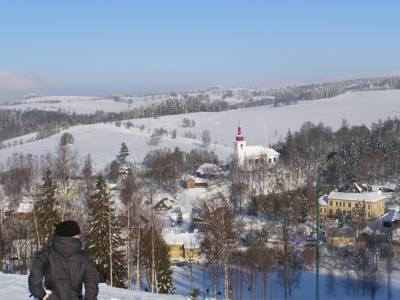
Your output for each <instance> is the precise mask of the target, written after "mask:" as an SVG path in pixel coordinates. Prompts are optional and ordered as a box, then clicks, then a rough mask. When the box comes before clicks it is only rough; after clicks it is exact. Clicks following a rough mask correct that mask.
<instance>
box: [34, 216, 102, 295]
mask: <svg viewBox="0 0 400 300" xmlns="http://www.w3.org/2000/svg"><path fill="white" fill-rule="evenodd" d="M80 233H81V231H80V228H79V225H78V224H77V223H76V222H75V221H65V222H62V223H60V224H58V225H57V226H56V229H55V234H54V238H53V241H52V244H51V246H49V247H46V248H44V249H42V250H40V251H39V252H38V253H37V254H36V255H35V257H34V258H33V260H32V264H31V267H30V273H29V278H28V283H29V291H30V292H31V294H32V295H33V296H34V297H36V298H38V299H41V300H66V299H68V300H82V299H84V300H97V295H98V292H99V288H98V285H99V277H98V273H97V270H96V267H95V266H94V264H93V262H92V260H91V259H90V257H89V255H88V254H87V253H86V252H85V251H83V250H82V249H81V248H82V243H81V240H80ZM43 279H44V284H43ZM82 285H84V286H85V296H83V295H82ZM45 289H46V290H48V291H50V292H51V293H46V290H45Z"/></svg>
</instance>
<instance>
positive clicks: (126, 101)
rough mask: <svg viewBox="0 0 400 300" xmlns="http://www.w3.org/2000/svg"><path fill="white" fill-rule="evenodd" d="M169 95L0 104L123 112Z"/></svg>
mask: <svg viewBox="0 0 400 300" xmlns="http://www.w3.org/2000/svg"><path fill="white" fill-rule="evenodd" d="M167 98H168V96H167V95H159V96H157V97H156V96H143V97H120V100H119V101H115V100H114V99H111V98H105V97H95V96H93V97H89V96H44V97H35V98H31V99H28V100H22V101H20V102H19V103H16V104H9V105H0V109H16V110H33V109H38V110H47V111H56V110H61V111H65V112H70V113H72V112H76V113H78V114H90V113H95V112H96V111H104V112H116V113H118V112H122V111H127V110H132V109H134V108H136V107H139V106H142V105H144V104H149V103H153V102H157V101H162V100H165V99H167Z"/></svg>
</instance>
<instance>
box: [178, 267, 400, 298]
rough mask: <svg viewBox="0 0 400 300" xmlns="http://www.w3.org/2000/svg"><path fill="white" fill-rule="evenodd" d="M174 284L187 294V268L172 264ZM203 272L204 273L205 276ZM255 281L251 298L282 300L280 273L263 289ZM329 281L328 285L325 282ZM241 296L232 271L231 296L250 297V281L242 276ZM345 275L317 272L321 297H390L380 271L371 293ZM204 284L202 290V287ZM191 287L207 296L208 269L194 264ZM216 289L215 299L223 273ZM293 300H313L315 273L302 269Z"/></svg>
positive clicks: (396, 293) (396, 294)
mask: <svg viewBox="0 0 400 300" xmlns="http://www.w3.org/2000/svg"><path fill="white" fill-rule="evenodd" d="M173 271H174V275H173V276H174V285H175V286H176V293H177V294H181V295H188V294H190V288H191V287H190V280H189V278H190V277H189V267H188V266H186V267H174V268H173ZM204 275H205V276H204ZM258 277H259V278H258V282H257V283H256V284H255V285H253V287H252V288H253V297H254V298H252V299H254V300H281V299H285V297H284V290H283V287H282V285H281V282H280V281H279V276H277V273H276V272H270V274H269V275H268V279H267V282H268V283H267V288H266V290H264V288H263V282H262V281H263V280H262V276H258ZM329 280H330V283H329V284H328V281H329ZM243 281H244V282H243V286H242V293H243V294H242V298H240V277H239V274H237V273H235V270H231V283H232V285H233V291H232V299H243V300H244V299H251V298H250V289H249V284H248V283H247V282H246V281H247V278H246V276H243ZM346 281H347V280H346V278H345V276H344V275H341V274H339V273H337V272H335V275H334V276H333V279H332V277H328V275H327V273H326V270H321V273H320V299H321V300H327V299H329V300H367V299H379V300H381V299H382V300H383V299H389V298H388V297H387V295H388V288H387V287H388V285H387V283H388V282H387V274H386V273H383V272H382V273H379V274H378V277H377V282H376V290H375V294H374V296H372V295H371V294H372V293H371V292H372V291H371V292H368V291H364V292H362V291H361V290H360V291H359V293H357V291H356V285H357V283H356V282H355V281H351V280H350V281H349V283H350V286H347V285H346ZM204 286H205V289H204ZM193 287H194V288H196V289H198V290H199V292H200V295H199V296H200V299H203V298H202V297H203V294H204V291H205V292H206V296H207V288H208V289H209V291H210V293H211V291H212V284H211V280H210V274H209V271H208V270H207V269H204V268H203V266H201V265H196V264H194V265H193ZM218 291H219V292H221V296H220V297H219V298H218V299H223V294H224V293H223V273H222V270H221V274H220V275H219V281H218ZM288 299H292V300H303V299H310V300H311V299H315V273H314V272H312V271H306V270H303V271H301V272H300V277H299V282H298V285H297V286H295V287H294V289H293V291H292V296H290V297H288ZM390 299H392V300H394V299H400V271H399V270H396V271H393V272H392V274H391V298H390Z"/></svg>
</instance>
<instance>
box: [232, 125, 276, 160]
mask: <svg viewBox="0 0 400 300" xmlns="http://www.w3.org/2000/svg"><path fill="white" fill-rule="evenodd" d="M234 153H235V158H236V160H237V162H238V165H239V167H241V168H246V167H250V168H251V167H254V166H257V165H258V164H261V163H267V164H268V165H271V166H273V165H275V164H276V162H277V161H278V159H279V152H277V151H275V150H274V149H272V147H271V146H270V147H264V146H248V145H247V142H246V140H245V138H244V136H243V135H242V129H241V128H240V126H239V127H238V131H237V135H236V138H235V142H234Z"/></svg>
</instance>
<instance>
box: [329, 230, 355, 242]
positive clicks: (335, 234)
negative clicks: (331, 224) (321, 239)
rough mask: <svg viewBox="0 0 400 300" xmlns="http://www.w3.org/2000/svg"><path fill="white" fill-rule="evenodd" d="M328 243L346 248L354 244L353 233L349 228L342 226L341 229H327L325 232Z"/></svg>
mask: <svg viewBox="0 0 400 300" xmlns="http://www.w3.org/2000/svg"><path fill="white" fill-rule="evenodd" d="M327 235H328V243H329V244H330V245H334V246H337V247H341V246H347V245H349V244H354V242H355V240H356V238H355V231H354V229H353V228H351V227H349V226H343V227H341V228H335V229H329V230H328V232H327Z"/></svg>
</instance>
